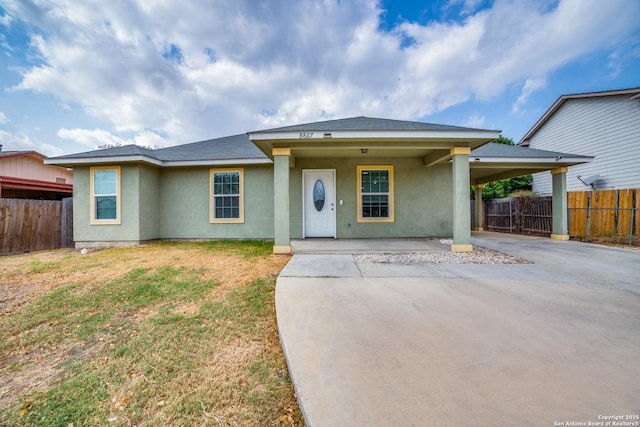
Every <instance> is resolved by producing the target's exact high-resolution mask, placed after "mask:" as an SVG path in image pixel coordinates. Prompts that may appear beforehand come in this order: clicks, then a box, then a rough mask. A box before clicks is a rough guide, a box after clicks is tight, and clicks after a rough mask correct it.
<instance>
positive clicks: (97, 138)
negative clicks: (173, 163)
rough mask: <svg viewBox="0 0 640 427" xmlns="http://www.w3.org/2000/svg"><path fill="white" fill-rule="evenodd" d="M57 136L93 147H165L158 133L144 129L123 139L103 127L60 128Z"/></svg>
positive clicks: (163, 140) (165, 143)
mask: <svg viewBox="0 0 640 427" xmlns="http://www.w3.org/2000/svg"><path fill="white" fill-rule="evenodd" d="M58 136H59V137H60V138H63V139H68V140H71V141H74V142H76V143H77V144H80V145H84V146H85V147H89V148H92V149H95V148H97V147H99V146H101V145H129V144H136V145H140V146H142V147H147V148H156V147H165V146H167V141H166V140H165V139H164V138H162V137H161V136H160V135H158V134H156V133H153V132H149V131H144V132H140V133H138V134H136V135H135V136H134V137H133V138H129V139H125V138H121V137H119V136H117V135H114V134H112V133H111V132H108V131H106V130H103V129H93V130H92V129H77V128H76V129H64V128H63V129H60V130H58Z"/></svg>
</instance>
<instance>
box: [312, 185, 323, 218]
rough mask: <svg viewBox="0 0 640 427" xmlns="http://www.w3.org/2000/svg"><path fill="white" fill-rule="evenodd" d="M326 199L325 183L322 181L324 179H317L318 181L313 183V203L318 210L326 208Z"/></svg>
mask: <svg viewBox="0 0 640 427" xmlns="http://www.w3.org/2000/svg"><path fill="white" fill-rule="evenodd" d="M324 200H325V192H324V184H323V183H322V180H317V181H316V183H315V184H313V205H314V206H315V207H316V210H317V211H318V212H320V211H321V210H322V208H324Z"/></svg>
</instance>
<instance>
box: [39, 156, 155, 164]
mask: <svg viewBox="0 0 640 427" xmlns="http://www.w3.org/2000/svg"><path fill="white" fill-rule="evenodd" d="M130 162H145V163H151V164H152V165H156V166H162V164H163V162H162V161H161V160H158V159H154V158H152V157H148V156H140V155H134V156H111V157H78V158H67V159H45V161H44V164H45V165H99V164H104V163H130Z"/></svg>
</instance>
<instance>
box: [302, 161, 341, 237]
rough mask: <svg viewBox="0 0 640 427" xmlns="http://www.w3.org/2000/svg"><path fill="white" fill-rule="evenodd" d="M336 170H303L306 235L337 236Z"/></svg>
mask: <svg viewBox="0 0 640 427" xmlns="http://www.w3.org/2000/svg"><path fill="white" fill-rule="evenodd" d="M335 180H336V171H335V169H305V170H303V171H302V200H303V209H304V237H336V187H335Z"/></svg>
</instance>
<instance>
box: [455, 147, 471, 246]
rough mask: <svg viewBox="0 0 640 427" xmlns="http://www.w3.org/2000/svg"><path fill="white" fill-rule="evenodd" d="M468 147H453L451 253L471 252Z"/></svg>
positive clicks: (469, 151) (469, 150)
mask: <svg viewBox="0 0 640 427" xmlns="http://www.w3.org/2000/svg"><path fill="white" fill-rule="evenodd" d="M470 153H471V149H470V148H469V147H453V148H452V149H451V157H452V162H453V244H452V245H451V251H452V252H471V251H473V246H472V245H471V212H470V211H471V202H470V201H469V185H470V184H469V154H470Z"/></svg>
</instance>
